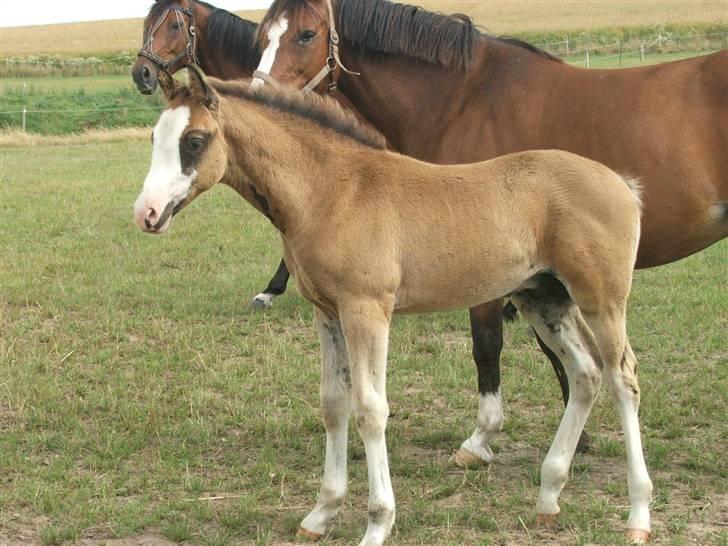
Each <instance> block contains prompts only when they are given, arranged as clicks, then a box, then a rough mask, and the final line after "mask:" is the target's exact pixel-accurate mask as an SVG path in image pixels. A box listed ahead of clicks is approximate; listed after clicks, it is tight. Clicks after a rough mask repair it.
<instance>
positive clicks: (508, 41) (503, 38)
mask: <svg viewBox="0 0 728 546" xmlns="http://www.w3.org/2000/svg"><path fill="white" fill-rule="evenodd" d="M492 38H493V39H495V40H498V41H499V42H504V43H506V44H510V45H512V46H516V47H521V48H523V49H527V50H528V51H532V52H534V53H537V54H538V55H541V56H542V57H545V58H546V59H549V60H551V61H557V62H560V63H561V62H563V61H562V60H561V59H560V58H559V57H557V56H556V55H554V54H553V53H549V52H548V51H544V50H543V49H541V48H540V47H536V46H535V45H533V44H529V43H528V42H524V41H523V40H519V39H518V38H513V37H512V36H498V37H497V38H496V37H492Z"/></svg>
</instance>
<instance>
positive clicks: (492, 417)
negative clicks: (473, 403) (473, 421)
mask: <svg viewBox="0 0 728 546" xmlns="http://www.w3.org/2000/svg"><path fill="white" fill-rule="evenodd" d="M502 428H503V404H502V400H501V390H500V387H498V390H497V391H496V392H495V393H487V394H481V395H480V403H479V405H478V426H477V427H476V429H475V431H474V432H473V434H472V435H471V436H470V438H468V439H467V440H465V441H464V442H463V443H462V445H461V446H460V449H461V450H465V451H467V452H468V453H471V454H472V455H475V456H476V457H477V458H478V459H480V460H481V461H482V462H484V463H490V462H491V461H492V460H493V451H492V450H491V449H490V446H489V445H488V444H489V442H490V439H491V438H493V436H495V435H496V434H498V433H499V432H500V431H501V429H502ZM456 462H458V461H457V455H456ZM463 463H464V464H465V466H467V464H466V462H465V461H463ZM458 464H460V463H459V462H458Z"/></svg>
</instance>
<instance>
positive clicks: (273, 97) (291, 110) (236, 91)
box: [206, 78, 386, 150]
mask: <svg viewBox="0 0 728 546" xmlns="http://www.w3.org/2000/svg"><path fill="white" fill-rule="evenodd" d="M206 81H207V83H208V85H210V86H211V87H212V88H213V89H214V90H215V91H217V92H218V93H220V95H222V96H226V97H234V98H239V99H243V100H248V101H252V102H256V103H258V104H264V105H266V106H268V107H270V108H274V109H276V110H278V111H279V112H282V113H287V114H292V115H294V116H297V117H300V118H303V119H306V120H309V121H312V122H314V123H316V124H317V125H319V126H320V127H324V128H327V129H331V130H333V131H335V132H336V133H338V134H340V135H343V136H345V137H347V138H350V139H352V140H355V141H356V142H359V143H360V144H364V145H365V146H368V147H370V148H375V149H378V150H382V149H384V148H385V147H386V140H385V138H384V137H383V136H382V135H381V134H380V133H378V132H377V131H375V130H374V129H372V128H371V127H369V126H366V125H362V124H361V123H360V122H359V120H358V119H356V117H355V116H354V114H352V113H351V112H348V111H346V110H344V109H343V108H342V107H341V106H340V105H339V103H338V102H336V101H335V100H334V99H332V98H331V97H327V96H322V95H318V94H316V93H300V92H298V91H295V90H294V89H286V88H281V89H274V88H272V87H269V86H267V85H266V86H262V87H259V88H253V87H251V86H250V84H249V82H245V81H228V80H218V79H216V78H207V80H206Z"/></svg>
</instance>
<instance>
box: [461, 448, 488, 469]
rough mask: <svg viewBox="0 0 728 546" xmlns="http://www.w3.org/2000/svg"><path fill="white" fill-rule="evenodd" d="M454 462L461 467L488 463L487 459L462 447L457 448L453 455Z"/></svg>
mask: <svg viewBox="0 0 728 546" xmlns="http://www.w3.org/2000/svg"><path fill="white" fill-rule="evenodd" d="M452 462H454V463H455V464H456V465H457V466H459V467H460V468H473V467H475V466H483V465H485V464H488V463H487V462H486V461H484V460H483V459H481V458H480V457H478V456H477V455H475V454H474V453H471V452H470V451H468V450H467V449H463V448H462V447H461V448H460V449H458V450H457V452H456V453H455V455H453V456H452Z"/></svg>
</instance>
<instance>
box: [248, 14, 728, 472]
mask: <svg viewBox="0 0 728 546" xmlns="http://www.w3.org/2000/svg"><path fill="white" fill-rule="evenodd" d="M337 30H338V32H337ZM258 35H259V37H260V42H261V48H262V49H263V58H264V59H267V63H265V65H264V63H262V62H261V67H260V69H259V70H264V71H266V72H268V76H266V79H269V80H277V81H280V82H284V83H288V84H292V85H294V86H296V87H298V88H302V87H304V86H305V85H306V84H307V83H308V82H310V81H311V80H312V79H313V78H314V77H315V75H316V74H317V73H319V71H320V69H321V67H322V66H331V67H332V70H333V76H332V78H334V80H335V81H336V87H337V88H338V89H339V90H340V91H341V92H342V93H343V94H345V95H346V97H348V98H349V99H350V100H351V102H352V104H353V105H354V107H355V108H356V109H357V110H358V111H359V112H360V113H361V115H363V116H364V117H365V118H366V120H367V121H369V122H370V123H371V124H372V125H373V126H374V127H376V128H377V129H378V130H379V131H381V132H382V133H383V134H384V135H385V136H386V137H387V140H388V142H389V143H390V145H391V146H392V147H393V148H394V149H396V150H397V151H399V152H401V153H404V154H407V155H409V156H412V157H415V158H418V159H422V160H425V161H430V162H433V163H464V162H470V161H479V160H484V159H489V158H493V157H497V156H500V155H503V154H507V153H512V152H517V151H523V150H529V149H545V148H553V149H561V150H568V151H571V152H574V153H577V154H579V155H582V156H585V157H589V158H592V159H594V160H596V161H599V162H601V163H604V164H605V165H607V166H609V167H610V168H612V169H614V170H615V171H617V172H620V173H627V174H629V175H631V176H634V177H637V178H639V179H640V180H641V183H642V185H643V187H644V201H645V212H644V219H643V230H642V238H641V240H640V247H639V254H638V257H637V267H639V268H645V267H652V266H657V265H661V264H666V263H669V262H672V261H675V260H678V259H680V258H683V257H685V256H688V255H689V254H692V253H694V252H697V251H699V250H701V249H703V248H705V247H706V246H708V245H711V244H713V243H715V242H716V241H719V240H721V239H722V238H724V237H725V236H726V235H728V154H726V153H725V151H726V150H728V106H727V105H726V97H728V51H722V52H719V53H715V54H712V55H706V56H704V57H698V58H694V59H687V60H683V61H675V62H670V63H665V64H661V65H656V66H649V67H643V68H630V69H621V70H586V69H581V68H575V67H572V66H570V65H568V64H565V63H562V62H560V61H559V60H558V59H556V58H554V57H552V56H551V55H548V54H546V53H544V52H543V51H540V50H538V49H537V48H535V47H533V46H531V45H529V44H526V43H523V42H520V41H518V40H513V39H508V38H506V39H501V38H495V37H492V36H489V35H486V34H483V33H481V32H479V31H478V30H476V29H475V27H474V26H473V24H472V22H471V21H470V19H469V18H467V17H465V16H454V17H448V16H444V15H439V14H435V13H430V12H427V11H425V10H423V9H421V8H418V7H414V6H407V5H402V4H395V3H392V2H388V1H386V0H367V1H366V2H361V1H358V0H275V1H274V2H273V4H272V5H271V7H270V9H269V11H268V13H267V14H266V16H265V18H264V19H263V21H262V22H261V25H260V27H259V30H258ZM334 48H335V51H336V54H337V55H336V59H340V62H337V61H336V59H334V58H333V57H334V56H333V55H332V52H333V51H334ZM339 64H342V65H345V66H346V67H347V68H348V69H349V70H347V71H344V70H340V69H339V68H338V65H339ZM352 72H356V74H353V73H352ZM357 74H358V75H357ZM328 87H329V86H328V85H327V86H324V85H323V84H321V85H319V86H318V87H317V90H318V91H320V92H326V89H327V88H328ZM471 325H472V331H473V341H474V343H473V353H474V357H475V360H476V364H477V367H478V380H479V386H480V393H481V401H480V411H479V416H478V426H477V428H476V429H475V431H474V432H473V435H472V436H471V437H470V438H469V439H467V440H466V441H465V442H464V443H463V445H462V447H461V449H460V451H459V452H458V454H457V457H456V459H457V460H458V461H459V462H461V463H464V464H467V463H469V462H473V461H475V462H477V461H480V460H483V461H488V460H490V458H491V457H492V452H491V450H490V448H489V447H488V440H489V438H491V437H492V436H493V435H494V434H495V433H497V432H498V431H499V430H500V428H501V426H502V422H503V411H502V407H501V399H500V389H499V386H500V375H499V364H498V361H499V358H500V350H501V347H502V329H501V305H500V303H496V304H495V305H490V306H481V307H479V308H477V309H475V310H471ZM539 343H540V345H541V346H542V348H543V349H544V351H545V352H546V354H547V355H548V356H549V358H550V360H551V362H552V364H553V365H554V369H555V370H556V372H557V375H558V376H559V379H560V382H561V387H562V391H563V394H564V399H565V400H566V399H567V398H568V392H569V384H568V382H567V381H566V378H565V376H564V375H563V368H562V366H561V363H560V362H559V357H558V356H557V355H556V354H554V353H553V352H552V351H550V350H549V349H548V346H547V345H548V344H546V345H544V343H543V342H542V340H541V339H539Z"/></svg>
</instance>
